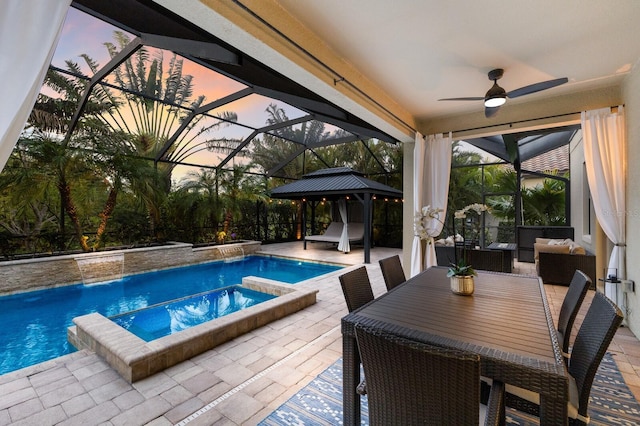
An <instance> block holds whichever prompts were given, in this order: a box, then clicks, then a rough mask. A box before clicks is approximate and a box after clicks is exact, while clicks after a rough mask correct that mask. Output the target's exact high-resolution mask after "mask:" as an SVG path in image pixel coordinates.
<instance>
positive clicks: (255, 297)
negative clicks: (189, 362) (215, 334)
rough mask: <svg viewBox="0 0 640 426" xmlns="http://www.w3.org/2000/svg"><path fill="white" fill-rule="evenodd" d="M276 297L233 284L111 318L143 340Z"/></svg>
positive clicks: (173, 331)
mask: <svg viewBox="0 0 640 426" xmlns="http://www.w3.org/2000/svg"><path fill="white" fill-rule="evenodd" d="M275 297H277V296H274V295H271V294H267V293H261V292H259V291H255V290H251V289H248V288H243V287H238V286H232V287H228V288H225V289H222V290H215V291H210V292H208V293H204V294H199V295H197V296H193V297H187V298H182V299H179V300H174V301H171V302H170V303H162V304H160V305H155V306H152V307H148V308H144V309H141V310H139V311H133V312H130V313H127V314H122V315H118V316H115V317H111V320H112V321H113V322H115V323H116V324H118V325H119V326H121V327H122V328H125V329H127V330H129V331H130V332H131V333H133V334H135V335H136V336H138V337H140V338H141V339H142V340H144V341H146V342H150V341H152V340H155V339H158V338H160V337H164V336H168V335H170V334H173V333H177V332H179V331H182V330H186V329H187V328H189V327H193V326H195V325H198V324H202V323H203V322H206V321H211V320H214V319H216V318H220V317H223V316H225V315H229V314H231V313H234V312H238V311H241V310H243V309H246V308H249V307H251V306H254V305H257V304H258V303H261V302H264V301H267V300H271V299H273V298H275Z"/></svg>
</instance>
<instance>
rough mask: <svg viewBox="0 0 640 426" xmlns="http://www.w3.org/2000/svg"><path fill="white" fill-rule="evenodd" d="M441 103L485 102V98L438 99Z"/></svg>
mask: <svg viewBox="0 0 640 426" xmlns="http://www.w3.org/2000/svg"><path fill="white" fill-rule="evenodd" d="M438 100H439V101H483V100H484V96H475V97H470V98H446V99H438Z"/></svg>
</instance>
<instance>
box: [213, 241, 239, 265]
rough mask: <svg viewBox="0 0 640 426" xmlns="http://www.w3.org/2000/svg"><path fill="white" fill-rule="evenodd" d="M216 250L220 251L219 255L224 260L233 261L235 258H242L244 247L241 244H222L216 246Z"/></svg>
mask: <svg viewBox="0 0 640 426" xmlns="http://www.w3.org/2000/svg"><path fill="white" fill-rule="evenodd" d="M218 250H219V251H220V256H221V257H222V258H223V259H224V261H225V262H234V261H236V260H242V259H244V249H243V248H242V246H236V245H234V246H227V247H224V246H222V247H218Z"/></svg>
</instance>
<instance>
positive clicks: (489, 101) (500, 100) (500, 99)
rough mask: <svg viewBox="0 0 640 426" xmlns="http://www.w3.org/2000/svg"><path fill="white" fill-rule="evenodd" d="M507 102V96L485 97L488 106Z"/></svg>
mask: <svg viewBox="0 0 640 426" xmlns="http://www.w3.org/2000/svg"><path fill="white" fill-rule="evenodd" d="M505 102H507V98H506V96H492V97H490V98H485V100H484V106H486V107H487V108H496V107H499V106H501V105H504V103H505Z"/></svg>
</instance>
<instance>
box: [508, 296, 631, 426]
mask: <svg viewBox="0 0 640 426" xmlns="http://www.w3.org/2000/svg"><path fill="white" fill-rule="evenodd" d="M622 319H623V316H622V312H621V311H620V309H619V308H618V307H617V306H616V305H615V304H614V303H613V302H612V301H611V300H609V299H608V298H607V297H606V296H605V295H604V294H602V293H596V294H595V295H594V297H593V301H592V302H591V306H590V307H589V310H588V311H587V314H586V316H585V318H584V321H582V325H581V326H580V329H579V330H578V334H577V335H576V340H575V342H574V344H573V351H572V352H571V358H569V367H568V372H569V382H570V383H569V400H568V401H567V415H568V417H569V419H570V420H571V422H570V423H571V424H578V425H586V424H588V423H589V413H588V407H589V395H590V394H591V386H592V385H593V379H594V378H595V375H596V372H597V371H598V367H599V366H600V362H601V361H602V358H603V357H604V354H605V353H606V351H607V348H608V347H609V344H610V343H611V340H613V336H614V335H615V334H616V331H617V330H618V327H619V326H620V324H621V323H622ZM506 391H507V394H506V404H507V405H508V406H510V407H513V408H516V409H518V410H521V411H525V412H528V413H530V414H533V415H539V408H540V407H539V405H540V395H539V394H537V393H535V392H530V391H527V390H524V389H521V388H517V387H515V386H510V385H507V386H506Z"/></svg>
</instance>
